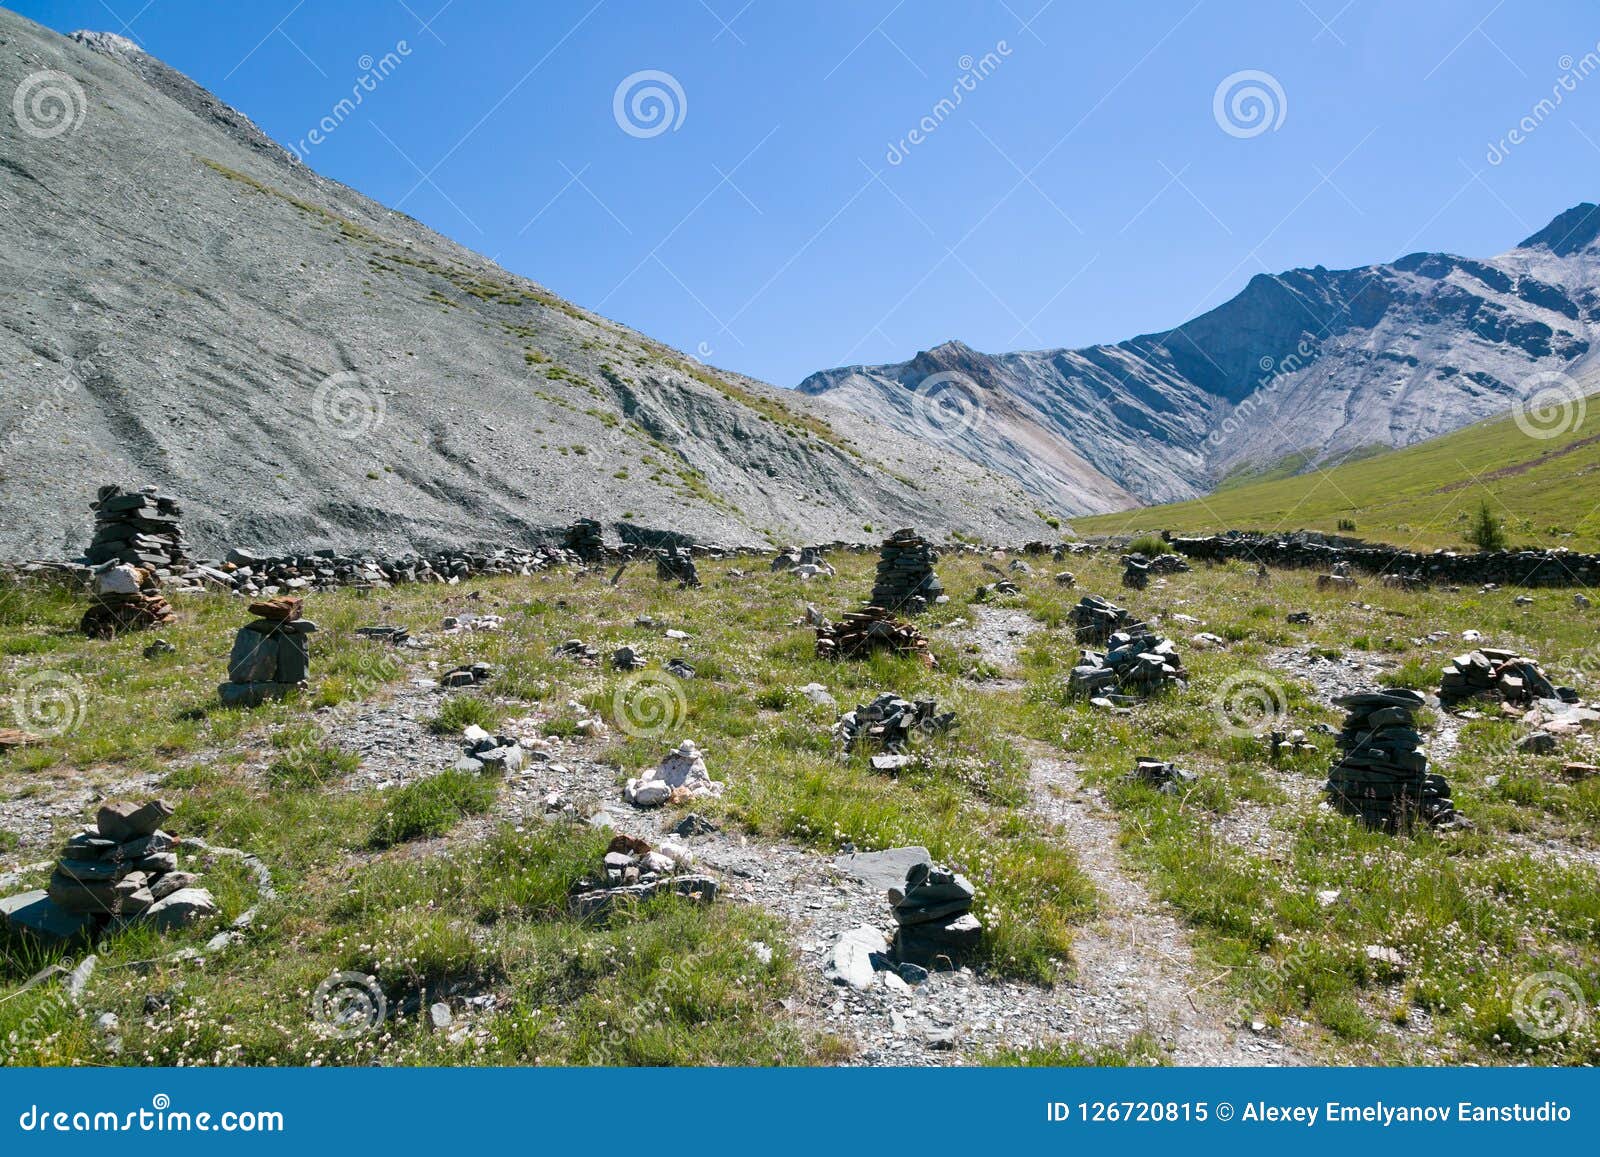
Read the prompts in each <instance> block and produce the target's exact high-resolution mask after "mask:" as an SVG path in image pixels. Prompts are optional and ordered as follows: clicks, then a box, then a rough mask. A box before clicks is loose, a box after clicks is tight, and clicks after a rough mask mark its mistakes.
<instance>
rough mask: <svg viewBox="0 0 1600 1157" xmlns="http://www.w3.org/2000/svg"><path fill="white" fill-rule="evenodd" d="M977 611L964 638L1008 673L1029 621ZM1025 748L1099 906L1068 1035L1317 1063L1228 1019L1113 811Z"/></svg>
mask: <svg viewBox="0 0 1600 1157" xmlns="http://www.w3.org/2000/svg"><path fill="white" fill-rule="evenodd" d="M974 609H975V611H976V613H977V617H978V623H977V624H976V625H975V626H974V627H973V629H972V631H971V636H972V637H973V638H974V639H976V640H978V641H979V642H980V643H981V644H982V645H983V646H984V656H985V658H987V659H988V660H989V661H990V662H991V663H994V664H995V665H996V666H998V667H1001V668H1002V670H1010V669H1011V668H1012V667H1013V666H1014V663H1015V657H1016V654H1017V652H1018V650H1019V649H1020V647H1021V644H1022V642H1023V641H1024V640H1025V638H1026V633H1028V632H1031V631H1032V630H1034V629H1037V627H1036V624H1035V623H1034V622H1033V620H1032V619H1030V618H1028V616H1026V615H1025V614H1023V613H1022V612H1021V611H1016V610H1010V609H1006V608H974ZM1019 620H1020V623H1019ZM1023 625H1025V628H1026V629H1025V630H1023V631H1022V632H1021V637H1020V638H1019V637H1018V634H1019V627H1021V626H1023ZM1031 747H1032V755H1033V764H1032V767H1031V772H1030V774H1031V778H1032V787H1033V793H1032V794H1033V799H1032V805H1031V807H1032V811H1033V813H1034V814H1035V815H1037V816H1038V817H1039V818H1040V819H1042V820H1044V821H1046V822H1047V823H1049V824H1051V825H1053V826H1055V827H1056V828H1057V829H1058V830H1060V831H1061V833H1062V834H1063V835H1064V837H1065V842H1066V843H1067V845H1068V846H1069V847H1070V848H1071V849H1072V850H1073V852H1074V854H1075V855H1076V856H1077V858H1078V863H1079V865H1080V866H1081V867H1082V868H1083V870H1084V871H1085V872H1086V873H1087V874H1088V875H1089V877H1090V878H1091V879H1092V880H1093V881H1094V884H1095V887H1096V888H1097V889H1098V891H1099V893H1100V898H1101V904H1102V908H1103V915H1101V916H1100V917H1098V918H1097V919H1096V920H1094V921H1093V922H1092V923H1090V924H1087V925H1085V926H1084V927H1083V928H1081V929H1080V930H1079V931H1078V934H1077V937H1076V939H1075V940H1074V943H1073V958H1074V963H1075V965H1076V967H1075V971H1074V976H1073V978H1072V982H1071V983H1070V984H1069V985H1063V986H1062V987H1061V988H1060V989H1059V990H1058V993H1057V1000H1058V1003H1059V1004H1060V1005H1061V1006H1062V1008H1063V1009H1064V1010H1065V1011H1066V1013H1067V1019H1068V1021H1069V1023H1070V1024H1071V1025H1072V1028H1071V1030H1070V1032H1069V1033H1068V1035H1069V1036H1070V1038H1071V1039H1073V1040H1076V1041H1079V1042H1082V1043H1083V1044H1085V1045H1088V1046H1101V1045H1113V1046H1114V1045H1123V1044H1126V1043H1127V1042H1128V1041H1130V1040H1131V1039H1133V1038H1134V1037H1136V1036H1138V1035H1140V1034H1146V1035H1148V1036H1150V1037H1152V1038H1154V1039H1155V1040H1157V1041H1158V1042H1160V1044H1161V1047H1162V1048H1163V1049H1165V1050H1166V1052H1167V1055H1168V1057H1169V1058H1170V1059H1171V1060H1172V1061H1173V1063H1175V1064H1180V1065H1207V1066H1211V1065H1286V1064H1314V1063H1316V1062H1315V1061H1314V1060H1313V1059H1312V1058H1310V1057H1308V1056H1306V1055H1304V1054H1302V1053H1301V1052H1300V1051H1298V1050H1297V1049H1295V1048H1293V1047H1292V1046H1291V1045H1288V1044H1286V1043H1285V1042H1283V1041H1281V1040H1279V1039H1277V1038H1276V1037H1274V1036H1271V1035H1266V1034H1265V1033H1262V1034H1258V1033H1256V1032H1253V1031H1252V1030H1251V1029H1250V1028H1249V1026H1247V1025H1240V1026H1237V1027H1235V1026H1231V1025H1229V1024H1228V1019H1229V1018H1228V1016H1227V1014H1226V1013H1225V1012H1224V1011H1223V1010H1222V1009H1221V1008H1220V1007H1219V1006H1218V1004H1217V1003H1216V999H1215V996H1214V990H1215V989H1216V988H1217V987H1218V986H1219V984H1220V982H1222V981H1223V980H1224V978H1225V975H1226V974H1225V973H1215V974H1210V975H1202V974H1201V973H1200V971H1199V966H1198V965H1197V963H1196V961H1195V955H1194V947H1193V944H1192V942H1191V940H1190V936H1189V933H1188V930H1187V929H1186V928H1185V927H1184V926H1183V925H1182V923H1181V922H1180V921H1179V919H1178V917H1177V914H1176V913H1175V912H1174V911H1173V910H1172V909H1171V908H1170V907H1169V906H1168V905H1166V904H1165V903H1163V902H1161V901H1159V900H1157V899H1156V898H1155V897H1154V896H1152V895H1151V894H1150V891H1149V890H1148V889H1147V888H1146V887H1145V886H1144V884H1143V883H1142V882H1140V881H1139V880H1138V879H1137V877H1136V876H1135V875H1134V874H1133V873H1131V872H1130V871H1129V870H1128V868H1127V866H1126V864H1125V862H1124V857H1123V855H1122V851H1121V847H1120V844H1119V842H1118V835H1119V833H1118V825H1117V821H1116V817H1115V815H1114V814H1113V813H1112V812H1111V810H1110V808H1109V807H1108V806H1107V805H1106V804H1105V802H1104V800H1103V799H1102V798H1101V797H1100V795H1099V794H1098V793H1097V792H1095V791H1094V790H1093V789H1091V788H1089V787H1088V786H1087V785H1086V784H1085V783H1084V782H1083V780H1082V779H1081V777H1080V776H1079V774H1078V770H1077V769H1076V768H1075V767H1074V766H1073V764H1072V762H1071V761H1070V760H1069V759H1068V758H1067V757H1065V756H1064V755H1062V754H1061V753H1060V752H1058V751H1055V750H1053V749H1051V748H1050V747H1048V746H1047V745H1045V744H1042V743H1038V744H1032V745H1031Z"/></svg>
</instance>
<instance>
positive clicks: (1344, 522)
mask: <svg viewBox="0 0 1600 1157" xmlns="http://www.w3.org/2000/svg"><path fill="white" fill-rule="evenodd" d="M1355 528H1356V520H1355V519H1353V518H1341V519H1340V520H1339V529H1340V530H1354V529H1355Z"/></svg>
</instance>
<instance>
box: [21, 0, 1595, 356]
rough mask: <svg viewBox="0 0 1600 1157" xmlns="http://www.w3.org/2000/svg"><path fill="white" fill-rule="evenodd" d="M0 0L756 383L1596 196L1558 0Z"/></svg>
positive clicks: (1517, 230)
mask: <svg viewBox="0 0 1600 1157" xmlns="http://www.w3.org/2000/svg"><path fill="white" fill-rule="evenodd" d="M11 7H14V8H15V9H17V10H18V11H20V12H22V13H23V14H24V15H27V16H29V17H31V18H33V19H35V20H38V21H40V22H41V23H44V24H47V25H49V26H51V27H54V28H57V29H59V30H62V31H70V30H72V29H74V28H79V27H90V28H96V29H105V30H109V31H115V32H121V33H122V34H124V35H127V36H130V37H132V38H133V39H135V40H136V41H138V42H139V43H140V44H141V45H142V46H143V47H145V48H146V49H147V50H148V51H150V52H152V53H154V54H156V55H158V56H160V57H161V58H163V59H164V60H166V61H167V62H168V63H170V64H172V65H174V66H175V67H177V68H178V69H180V70H181V71H183V72H185V73H187V74H188V75H189V76H191V77H193V78H194V79H195V80H196V81H198V82H199V83H200V84H202V85H204V86H205V87H207V88H209V89H210V90H211V91H213V92H215V93H216V94H217V95H218V96H220V97H221V98H222V99H223V100H225V101H227V102H228V103H230V104H232V105H235V106H236V107H238V108H240V109H241V110H243V111H244V112H245V113H247V114H248V115H249V116H250V117H251V118H252V119H253V120H255V121H256V123H257V124H259V125H260V126H262V128H263V129H265V130H266V131H267V132H268V133H270V134H271V135H272V136H273V137H275V138H276V139H278V140H279V141H282V142H285V143H301V144H302V145H303V146H304V147H305V156H306V160H307V162H308V163H309V164H310V165H311V166H313V167H314V168H315V169H316V170H317V171H319V172H321V173H323V174H325V175H327V176H330V177H333V178H336V179H338V180H341V181H344V182H346V183H348V184H350V185H353V186H354V187H356V188H357V189H359V190H361V191H362V192H364V193H366V194H367V195H369V196H371V197H373V198H375V199H376V200H378V201H381V202H383V203H384V204H386V205H390V206H395V207H399V208H401V209H404V210H405V211H406V212H409V213H411V214H412V215H414V216H416V217H417V218H419V219H421V220H422V221H424V222H426V223H427V224H429V225H431V226H432V227H434V228H436V229H438V230H440V231H441V232H443V233H446V234H448V235H449V236H451V237H453V238H455V239H456V240H458V241H460V242H462V243H464V244H466V245H468V246H470V247H472V248H474V249H477V250H480V251H482V252H484V253H487V254H489V255H491V256H493V257H494V258H495V259H496V260H498V261H500V262H501V263H502V264H503V265H505V266H506V267H507V268H509V269H511V270H514V271H515V272H518V273H522V274H525V275H527V276H529V277H532V278H534V279H536V280H538V281H540V282H542V283H544V284H545V285H547V286H549V287H551V288H552V289H554V290H556V291H557V292H559V293H561V294H563V295H564V296H566V297H569V298H571V299H573V300H574V301H577V302H579V303H580V304H582V305H585V306H587V307H590V308H593V309H596V310H598V311H600V312H602V313H604V314H606V315H608V316H610V317H613V318H616V319H618V320H619V321H622V322H624V323H626V324H628V325H631V326H634V327H636V328H638V329H640V330H642V331H644V332H645V333H648V334H650V335H651V336H653V337H656V338H659V339H661V340H663V341H666V342H669V343H670V344H672V345H675V346H678V347H680V348H682V349H685V350H687V351H689V352H691V353H697V354H698V355H699V356H701V357H702V358H703V359H704V360H707V361H710V362H712V363H714V364H717V365H722V366H725V367H728V368H730V369H735V370H739V371H742V372H745V373H748V374H751V375H753V376H755V377H758V378H762V379H764V380H767V381H770V382H773V383H775V384H778V385H794V384H796V383H797V382H798V381H799V380H800V379H801V378H802V377H804V376H805V374H807V373H809V372H811V371H813V370H816V369H820V368H825V367H829V366H833V365H838V364H845V363H856V362H878V361H892V360H900V359H903V358H906V357H909V356H911V355H912V354H914V353H915V352H916V351H917V350H919V349H922V348H926V347H927V346H930V345H934V344H936V343H938V342H940V341H943V340H945V339H947V338H960V339H962V340H963V341H965V342H967V343H968V344H969V345H972V346H974V347H976V348H979V349H984V350H990V351H1001V350H1007V349H1019V348H1043V347H1053V346H1076V345H1084V344H1089V343H1092V342H1100V341H1116V340H1120V339H1123V338H1126V337H1130V336H1133V335H1134V334H1137V333H1141V332H1148V331H1151V330H1157V329H1163V328H1166V327H1169V326H1172V325H1175V324H1177V323H1178V322H1180V321H1182V320H1183V319H1185V318H1186V317H1189V316H1192V315H1193V314H1195V313H1197V312H1200V311H1202V310H1204V309H1207V308H1210V307H1212V306H1214V305H1216V304H1218V303H1219V302H1221V301H1223V300H1226V299H1227V298H1228V297H1230V296H1232V295H1233V294H1234V293H1236V292H1237V291H1238V290H1239V289H1240V288H1242V287H1243V285H1244V284H1245V283H1246V282H1247V281H1248V280H1249V278H1250V277H1251V276H1253V275H1255V274H1257V273H1261V272H1275V271H1277V270H1280V269H1285V268H1289V267H1293V266H1296V265H1314V264H1323V265H1328V266H1332V267H1340V266H1349V265H1360V264H1364V263H1367V262H1372V261H1383V260H1389V259H1392V258H1394V257H1397V256H1400V255H1401V254H1403V253H1406V252H1411V251H1414V250H1419V249H1444V250H1449V251H1452V252H1456V253H1463V254H1469V255H1474V256H1483V255H1489V254H1493V253H1496V252H1499V251H1502V250H1504V249H1506V248H1509V247H1510V246H1511V245H1513V244H1515V243H1516V241H1518V240H1519V239H1521V238H1522V237H1523V236H1525V235H1527V234H1529V233H1531V232H1533V231H1534V230H1536V229H1538V228H1539V227H1541V226H1542V225H1544V224H1545V223H1546V221H1548V219H1549V218H1551V217H1552V216H1554V215H1555V214H1556V213H1557V212H1559V211H1561V210H1563V209H1566V208H1568V207H1570V206H1571V205H1574V204H1576V203H1578V202H1580V201H1584V200H1597V199H1600V196H1597V194H1600V181H1597V179H1596V175H1597V173H1600V74H1592V75H1578V74H1579V73H1582V72H1586V71H1587V69H1586V68H1585V66H1584V63H1583V59H1584V57H1585V55H1586V54H1594V55H1591V56H1590V63H1591V64H1592V63H1593V62H1594V61H1595V59H1596V58H1597V57H1600V47H1597V45H1600V11H1597V10H1596V9H1595V6H1594V5H1593V4H1584V3H1579V2H1576V0H1573V2H1559V0H1551V2H1542V3H1541V2H1529V3H1522V4H1512V3H1504V2H1497V0H1408V2H1406V3H1403V4H1396V3H1381V2H1379V0H1349V2H1348V3H1347V2H1346V0H1279V2H1276V3H1223V2H1221V0H1200V2H1198V3H1196V2H1195V0H1177V2H1175V3H1144V4H1131V3H1130V4H1115V5H1113V4H1069V3H1067V2H1066V0H1054V2H1048V3H1047V2H1045V0H1005V2H1004V3H1001V2H999V0H994V2H981V3H980V2H974V3H954V2H945V0H909V2H904V3H895V2H894V0H855V2H833V0H822V2H815V0H813V2H810V3H804V4H798V3H779V2H778V0H749V2H748V3H747V2H746V0H654V2H643V0H600V2H598V3H596V2H595V0H574V2H572V3H560V4H555V3H539V4H534V3H506V2H499V0H453V2H450V3H446V2H445V0H405V2H404V3H401V2H400V0H353V2H347V3H332V2H322V3H319V2H317V0H311V2H305V3H301V4H296V3H295V2H294V0H268V2H261V3H244V2H240V3H233V4H226V5H222V4H215V3H202V2H199V0H149V3H145V2H144V0H105V2H102V0H81V2H80V0H73V2H54V0H24V2H20V3H13V4H12V5H11ZM402 45H403V49H402ZM386 54H392V57H393V60H394V61H395V62H397V63H396V64H395V65H394V67H392V68H391V69H390V70H388V75H387V76H385V77H384V78H383V79H381V80H380V81H377V82H375V83H371V91H369V92H364V93H363V99H362V101H361V104H360V107H359V108H357V109H355V110H354V112H353V113H350V114H349V115H343V116H335V118H334V123H335V127H334V128H333V130H332V131H330V132H326V133H325V134H324V135H323V138H322V139H321V141H320V143H310V142H309V140H308V136H309V134H310V133H311V131H312V130H313V129H315V128H316V126H317V125H318V124H319V122H322V121H323V120H324V118H328V117H330V116H331V115H334V108H335V105H336V104H337V102H339V100H340V99H341V98H343V97H346V96H348V95H349V94H350V93H351V91H352V89H353V88H355V87H356V86H357V85H358V81H359V80H360V78H361V77H362V76H363V75H364V74H369V70H370V69H371V68H373V67H374V62H376V61H381V60H382V59H383V58H384V57H385V55H386ZM641 72H653V73H665V74H667V76H668V77H669V78H670V80H666V81H662V80H655V81H652V80H650V79H649V78H648V77H647V78H645V79H644V80H642V81H640V82H637V83H638V84H642V85H644V86H646V87H649V86H650V85H652V84H654V85H656V86H657V87H658V89H659V90H660V91H663V92H665V93H666V94H667V98H668V100H669V101H670V102H671V103H672V105H673V106H674V107H675V109H676V114H677V115H673V116H672V118H671V127H665V128H663V131H659V132H656V131H655V130H656V129H657V128H662V125H661V122H659V121H656V122H652V121H650V120H648V119H647V117H648V110H649V108H650V105H649V102H648V101H647V102H646V104H645V106H644V107H645V112H644V113H643V114H641V115H640V116H638V117H636V118H633V119H630V113H629V108H630V106H629V101H628V100H627V95H628V94H627V92H624V94H623V100H622V104H621V108H622V116H621V117H620V119H619V117H618V115H617V114H616V103H617V102H616V100H615V98H616V96H617V93H618V89H619V86H620V85H621V84H622V82H623V81H624V79H625V78H628V77H630V76H633V75H634V74H636V73H641ZM979 73H981V74H982V75H981V76H979V75H977V74H979ZM1240 73H1246V74H1253V75H1246V76H1244V77H1243V78H1241V79H1239V80H1237V81H1236V82H1235V84H1234V85H1233V86H1232V88H1229V89H1223V91H1222V100H1221V111H1220V113H1219V111H1218V106H1217V97H1218V92H1219V86H1221V85H1222V84H1223V82H1224V80H1225V78H1228V77H1231V76H1234V75H1235V74H1240ZM1261 74H1265V75H1264V76H1262V75H1261ZM963 77H965V78H966V83H965V85H963V84H962V78H963ZM1563 77H1565V78H1566V79H1567V83H1566V85H1565V86H1563V85H1562V83H1561V82H1562V78H1563ZM1241 87H1242V88H1245V89H1250V88H1254V89H1255V90H1256V91H1257V92H1258V93H1260V94H1263V95H1264V97H1265V100H1266V102H1267V104H1268V105H1270V106H1271V111H1270V112H1269V113H1267V114H1266V115H1267V119H1266V120H1265V121H1263V120H1261V119H1251V111H1252V109H1255V110H1257V111H1259V109H1260V107H1261V106H1260V105H1259V104H1256V103H1252V102H1251V101H1250V100H1249V99H1248V94H1247V96H1246V99H1245V100H1244V103H1243V105H1242V106H1241V109H1240V111H1238V112H1237V113H1233V112H1230V108H1231V105H1230V101H1229V99H1228V97H1229V95H1230V93H1231V92H1234V91H1237V90H1238V89H1239V88H1241ZM958 90H959V91H960V94H961V99H960V101H959V103H956V102H955V101H954V100H953V99H952V100H950V101H949V103H947V104H946V105H945V106H944V107H942V108H941V107H940V102H941V100H942V99H944V98H951V97H952V94H953V93H954V92H956V91H958ZM1556 92H1559V93H1560V97H1561V99H1560V103H1559V105H1557V104H1555V103H1554V99H1553V94H1555V93H1556ZM680 93H681V97H680V95H679V94H680ZM1547 99H1548V100H1549V101H1550V103H1549V104H1547V105H1546V106H1545V107H1543V108H1540V107H1539V105H1540V102H1541V101H1544V100H1547ZM925 118H926V120H927V124H929V125H931V126H932V127H931V131H927V132H925V133H924V134H923V135H922V137H921V139H920V140H916V141H912V140H911V139H910V135H909V134H910V133H911V132H912V130H914V129H917V128H918V126H919V123H920V122H923V121H924V119H925ZM1524 121H1526V124H1527V125H1531V126H1532V128H1531V131H1524V132H1523V133H1522V139H1521V141H1520V142H1518V143H1511V142H1510V141H1509V140H1508V135H1509V134H1510V133H1511V131H1512V130H1513V129H1516V128H1517V127H1518V124H1519V122H1524ZM629 130H631V131H629ZM1257 130H1259V131H1257ZM1491 147H1493V148H1494V150H1495V151H1497V152H1498V153H1499V155H1498V156H1497V157H1496V158H1495V159H1493V160H1491V158H1490V153H1491Z"/></svg>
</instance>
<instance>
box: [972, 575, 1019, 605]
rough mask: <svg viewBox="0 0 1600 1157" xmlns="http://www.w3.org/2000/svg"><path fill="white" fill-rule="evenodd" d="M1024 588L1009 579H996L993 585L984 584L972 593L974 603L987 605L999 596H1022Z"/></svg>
mask: <svg viewBox="0 0 1600 1157" xmlns="http://www.w3.org/2000/svg"><path fill="white" fill-rule="evenodd" d="M1021 593H1022V588H1021V587H1019V586H1018V585H1017V584H1016V583H1014V582H1012V581H1011V580H1010V579H1008V578H1002V579H995V580H994V582H992V583H982V584H980V585H979V587H978V589H977V590H975V591H973V592H972V598H973V601H974V602H979V603H986V602H988V601H989V600H990V599H992V598H996V597H998V596H999V595H1020V594H1021Z"/></svg>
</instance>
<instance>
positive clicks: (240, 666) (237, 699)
mask: <svg viewBox="0 0 1600 1157" xmlns="http://www.w3.org/2000/svg"><path fill="white" fill-rule="evenodd" d="M303 611H304V604H303V603H302V602H301V600H300V599H297V598H289V597H283V598H276V599H271V600H269V601H266V602H260V603H252V604H250V613H251V614H252V615H255V616H256V617H255V618H254V619H252V620H251V621H250V622H248V623H246V624H245V625H244V626H243V627H242V628H240V630H239V633H238V635H237V636H235V638H234V642H233V651H232V653H231V654H230V655H229V656H228V681H227V682H226V683H224V684H222V685H221V686H220V687H218V688H217V692H218V694H219V695H221V697H222V701H223V702H224V703H227V704H237V705H239V706H245V707H253V706H255V705H256V704H258V703H261V702H263V701H264V700H267V699H274V698H281V697H282V696H284V695H287V694H289V693H290V692H291V691H295V690H298V689H300V688H303V687H305V685H306V678H307V676H308V674H309V673H310V664H311V651H310V636H311V635H312V634H314V633H315V632H316V630H317V625H316V624H315V623H313V622H311V621H310V620H308V619H303V618H301V614H302V613H303Z"/></svg>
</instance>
